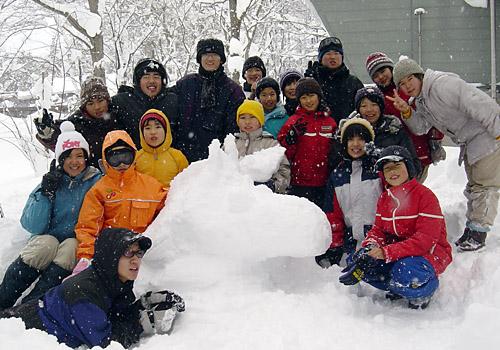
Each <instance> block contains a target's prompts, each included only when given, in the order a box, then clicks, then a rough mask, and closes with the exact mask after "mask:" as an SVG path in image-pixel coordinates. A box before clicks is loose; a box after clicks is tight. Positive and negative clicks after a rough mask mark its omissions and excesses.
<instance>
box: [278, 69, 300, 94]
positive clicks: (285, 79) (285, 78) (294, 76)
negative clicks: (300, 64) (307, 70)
mask: <svg viewBox="0 0 500 350" xmlns="http://www.w3.org/2000/svg"><path fill="white" fill-rule="evenodd" d="M302 77H303V75H302V73H301V72H300V71H299V70H297V69H295V68H289V69H287V70H286V71H284V72H283V73H281V74H280V88H281V91H283V93H285V87H286V86H287V85H288V84H290V82H292V81H293V80H299V79H300V78H302Z"/></svg>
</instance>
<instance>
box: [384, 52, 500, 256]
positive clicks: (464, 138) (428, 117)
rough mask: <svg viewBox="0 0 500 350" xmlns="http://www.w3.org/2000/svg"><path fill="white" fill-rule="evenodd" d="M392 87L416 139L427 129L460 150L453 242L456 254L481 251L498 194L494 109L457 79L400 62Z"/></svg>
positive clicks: (499, 126) (499, 128)
mask: <svg viewBox="0 0 500 350" xmlns="http://www.w3.org/2000/svg"><path fill="white" fill-rule="evenodd" d="M393 75H394V82H395V83H396V86H397V87H398V88H399V89H401V90H402V91H403V92H405V93H406V94H407V95H409V96H411V97H412V98H414V100H415V109H412V108H411V107H410V105H408V104H407V103H406V102H405V101H404V100H403V99H401V98H399V96H398V95H397V94H396V96H395V97H394V98H393V99H392V100H393V102H394V106H395V107H396V108H398V109H399V110H400V111H401V112H402V116H403V118H405V123H406V124H407V125H408V127H409V128H410V129H411V130H412V131H413V132H414V133H415V134H417V135H421V134H425V133H426V132H428V131H429V130H430V128H431V127H435V128H436V129H438V130H439V131H441V132H443V133H444V134H445V135H448V136H449V137H450V138H451V139H452V140H453V141H454V142H455V143H456V144H457V145H459V146H460V148H461V152H460V159H459V163H460V164H461V163H462V161H463V162H464V164H465V172H466V174H467V181H468V182H467V185H466V187H465V191H464V194H465V197H466V198H467V213H466V218H467V221H466V227H465V231H464V233H463V235H462V236H461V237H460V238H459V239H458V240H457V241H456V242H455V244H456V245H457V246H458V248H459V250H461V251H473V250H477V249H480V248H482V247H484V245H485V241H486V235H487V232H488V231H490V228H491V226H492V225H493V223H494V221H495V217H496V214H497V207H498V199H499V193H498V190H499V188H500V106H499V105H498V103H497V102H496V101H494V100H493V99H491V98H490V97H489V96H488V95H487V94H485V93H484V92H482V91H480V90H479V89H477V88H475V87H473V86H471V85H469V84H467V83H466V82H465V81H464V80H462V79H461V78H460V77H459V76H458V75H456V74H453V73H446V72H439V71H434V70H432V69H427V70H426V71H425V73H424V71H423V69H422V68H421V67H420V66H419V65H418V64H417V63H416V62H415V61H413V60H411V59H404V60H401V61H399V62H398V63H397V64H396V66H395V67H394V72H393Z"/></svg>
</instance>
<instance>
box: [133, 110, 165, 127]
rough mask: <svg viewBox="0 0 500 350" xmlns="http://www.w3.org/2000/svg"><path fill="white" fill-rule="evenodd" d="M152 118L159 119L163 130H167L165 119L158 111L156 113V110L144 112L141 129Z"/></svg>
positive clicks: (140, 123)
mask: <svg viewBox="0 0 500 350" xmlns="http://www.w3.org/2000/svg"><path fill="white" fill-rule="evenodd" d="M151 119H154V120H157V121H158V122H159V123H160V124H161V126H162V127H163V130H165V131H167V124H166V123H165V119H164V118H163V117H162V116H161V115H159V114H158V113H154V112H151V113H147V114H144V115H143V116H142V118H141V120H140V122H139V125H140V126H141V130H143V129H144V126H145V125H146V123H147V122H148V121H149V120H151Z"/></svg>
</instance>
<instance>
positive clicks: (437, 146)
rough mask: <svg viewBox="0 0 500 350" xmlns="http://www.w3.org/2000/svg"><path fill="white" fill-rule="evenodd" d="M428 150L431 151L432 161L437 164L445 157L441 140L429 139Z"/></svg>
mask: <svg viewBox="0 0 500 350" xmlns="http://www.w3.org/2000/svg"><path fill="white" fill-rule="evenodd" d="M429 150H430V152H431V160H432V163H434V164H437V163H439V162H440V161H442V160H445V159H446V151H445V149H444V148H443V145H442V141H441V140H432V139H431V140H429Z"/></svg>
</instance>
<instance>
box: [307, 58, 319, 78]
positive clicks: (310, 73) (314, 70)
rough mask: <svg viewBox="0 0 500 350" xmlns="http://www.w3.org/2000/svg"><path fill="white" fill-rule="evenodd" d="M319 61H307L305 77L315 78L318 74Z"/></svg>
mask: <svg viewBox="0 0 500 350" xmlns="http://www.w3.org/2000/svg"><path fill="white" fill-rule="evenodd" d="M318 69H319V62H318V61H314V62H313V61H309V62H308V63H307V69H306V71H305V72H304V77H309V78H314V77H316V76H318Z"/></svg>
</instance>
